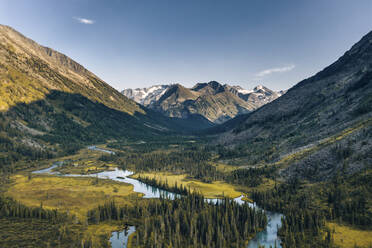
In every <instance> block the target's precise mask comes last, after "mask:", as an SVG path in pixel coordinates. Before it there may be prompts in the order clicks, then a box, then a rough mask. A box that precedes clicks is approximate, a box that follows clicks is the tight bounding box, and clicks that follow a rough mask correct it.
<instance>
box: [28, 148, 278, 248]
mask: <svg viewBox="0 0 372 248" xmlns="http://www.w3.org/2000/svg"><path fill="white" fill-rule="evenodd" d="M88 149H91V150H98V149H99V151H102V152H107V153H112V151H108V150H104V149H101V148H97V147H95V146H90V147H88ZM62 165H63V161H59V162H55V163H53V165H52V166H51V167H49V168H46V169H42V170H37V171H33V172H32V173H38V174H40V173H43V174H52V175H58V176H69V177H98V178H101V179H110V180H114V181H118V182H124V183H129V184H132V185H133V186H134V189H133V190H134V191H135V192H138V193H142V194H143V198H159V197H160V196H164V197H168V198H169V199H174V198H175V197H176V196H177V194H175V193H172V192H169V191H166V190H162V189H159V188H157V187H154V186H150V185H147V184H145V183H143V182H140V181H138V180H136V179H133V178H129V177H128V176H130V175H132V174H133V172H131V171H128V170H121V169H118V168H115V170H112V171H103V172H99V173H95V174H89V175H79V174H60V173H59V172H55V171H53V169H55V168H57V167H59V166H62ZM242 198H243V196H240V197H237V198H234V201H235V202H237V203H239V204H243V203H244V202H245V201H243V200H242ZM206 200H207V201H208V202H210V203H215V202H217V201H219V199H206ZM248 205H249V206H250V207H252V208H256V209H260V208H259V207H258V206H257V205H256V204H255V203H248ZM265 212H266V215H267V218H268V224H267V226H266V228H265V229H264V230H263V231H261V232H258V233H257V234H256V236H255V237H254V238H253V239H252V240H250V241H249V242H248V246H247V248H257V247H258V246H259V245H261V246H264V247H265V248H269V247H270V246H271V247H273V248H274V247H277V248H281V247H282V246H281V245H280V238H279V237H278V235H277V232H278V229H279V228H280V226H281V218H282V217H283V215H282V214H280V213H276V212H271V211H265ZM135 230H136V228H135V227H134V226H129V227H128V228H127V229H125V230H122V231H119V232H113V233H112V235H111V238H110V243H111V247H112V248H125V247H127V242H128V237H129V235H130V234H132V233H133V232H135Z"/></svg>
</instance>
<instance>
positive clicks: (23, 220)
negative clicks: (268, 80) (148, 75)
mask: <svg viewBox="0 0 372 248" xmlns="http://www.w3.org/2000/svg"><path fill="white" fill-rule="evenodd" d="M75 19H76V20H78V21H79V20H80V19H79V18H74V20H75ZM80 22H81V23H82V24H85V25H88V24H89V20H88V19H82V20H80ZM93 24H94V21H91V22H90V24H89V25H93ZM294 68H295V66H294V65H293V66H286V67H282V68H273V69H267V70H263V71H261V72H259V73H256V77H257V78H261V77H263V76H269V75H271V74H273V73H284V72H287V71H290V70H292V69H294ZM0 247H4V248H7V247H61V248H64V247H66V248H67V247H80V248H101V247H107V248H110V247H111V248H125V247H130V248H134V247H140V248H157V247H175V248H178V247H182V248H184V247H185V248H194V247H195V248H207V247H208V248H209V247H216V248H225V247H234V248H235V247H248V248H269V247H278V248H279V247H280V248H293V247H294V248H297V247H298V248H312V247H319V248H349V247H355V248H370V247H372V31H370V32H369V33H367V34H366V35H365V36H363V37H362V38H361V39H360V40H359V41H358V42H357V43H355V44H354V45H353V46H352V47H351V48H350V49H349V50H348V51H346V52H345V53H344V54H343V55H341V57H340V58H339V59H337V60H336V61H335V62H334V63H332V64H331V65H329V66H328V67H326V68H324V69H323V70H321V71H320V72H318V73H316V74H315V75H313V76H311V77H309V78H307V79H304V80H302V81H300V82H299V83H297V84H295V85H294V86H293V87H291V88H290V89H288V90H285V91H273V90H270V89H269V88H266V87H264V86H262V85H258V86H256V87H255V88H253V89H252V90H246V89H244V88H242V87H241V86H236V85H233V86H232V85H229V84H221V83H219V82H217V81H209V82H208V83H197V84H195V85H194V86H193V87H190V88H188V87H185V86H183V85H181V84H170V85H168V84H163V85H155V86H151V87H149V88H136V89H129V88H128V89H126V90H124V91H123V92H122V93H121V92H119V91H118V90H116V89H114V88H113V87H112V86H110V85H109V84H108V83H106V82H105V81H103V80H102V79H100V78H99V77H98V76H96V75H95V74H93V73H92V72H90V71H89V70H88V69H86V68H84V67H83V66H82V65H80V64H79V63H77V62H76V61H74V60H72V59H71V58H69V57H67V56H66V55H64V54H62V53H60V52H57V51H55V50H53V49H51V48H48V47H44V46H41V45H39V44H37V43H36V42H34V41H33V40H31V39H29V38H27V37H25V36H24V35H22V34H21V33H19V32H18V31H16V30H14V29H13V28H11V27H9V26H5V25H0Z"/></svg>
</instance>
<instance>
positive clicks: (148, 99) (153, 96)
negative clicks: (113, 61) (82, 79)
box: [122, 81, 285, 124]
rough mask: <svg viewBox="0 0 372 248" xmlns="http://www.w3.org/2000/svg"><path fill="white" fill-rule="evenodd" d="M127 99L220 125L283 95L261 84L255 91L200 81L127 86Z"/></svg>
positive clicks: (282, 92) (177, 116)
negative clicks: (192, 85) (187, 83)
mask: <svg viewBox="0 0 372 248" xmlns="http://www.w3.org/2000/svg"><path fill="white" fill-rule="evenodd" d="M122 93H123V94H124V95H125V96H127V97H128V98H130V99H132V100H134V101H136V102H137V103H140V104H142V105H144V106H146V107H148V108H151V109H153V110H156V111H158V112H161V113H163V114H165V115H166V116H168V117H176V118H181V119H189V118H192V117H195V116H199V117H201V118H205V119H206V120H208V121H209V122H211V123H213V124H221V123H223V122H225V121H227V120H229V119H231V118H234V117H235V116H237V115H240V114H244V113H249V112H251V111H253V110H255V109H257V108H259V107H261V106H263V105H264V104H266V103H269V102H271V101H273V100H275V99H276V98H278V97H280V96H281V95H283V94H284V93H285V92H284V91H279V92H276V91H273V90H270V89H268V88H266V87H264V86H262V85H258V86H256V87H255V88H254V89H253V90H245V89H243V88H242V87H240V86H230V85H227V84H224V85H222V84H220V83H218V82H216V81H211V82H209V83H198V84H196V85H195V86H194V87H192V88H186V87H184V86H182V85H181V84H172V85H154V86H151V87H148V88H137V89H125V90H123V91H122Z"/></svg>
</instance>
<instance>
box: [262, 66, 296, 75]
mask: <svg viewBox="0 0 372 248" xmlns="http://www.w3.org/2000/svg"><path fill="white" fill-rule="evenodd" d="M294 68H295V65H288V66H284V67H276V68H270V69H266V70H263V71H260V72H259V73H257V74H256V76H257V77H264V76H267V75H270V74H272V73H275V72H286V71H292V70H293V69H294Z"/></svg>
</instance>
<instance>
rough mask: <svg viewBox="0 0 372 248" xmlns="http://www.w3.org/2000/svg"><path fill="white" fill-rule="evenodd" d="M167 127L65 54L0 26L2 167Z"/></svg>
mask: <svg viewBox="0 0 372 248" xmlns="http://www.w3.org/2000/svg"><path fill="white" fill-rule="evenodd" d="M171 125H172V123H171V121H169V119H167V118H165V117H162V116H159V115H158V114H155V113H154V112H153V111H151V110H147V109H145V108H144V107H143V106H141V105H139V104H137V103H136V102H134V101H132V100H130V99H128V98H127V97H125V96H123V95H122V94H121V93H120V92H118V91H116V90H115V89H113V88H112V87H110V86H109V85H108V84H107V83H105V82H104V81H102V80H101V79H99V78H98V77H97V76H95V75H94V74H93V73H91V72H90V71H88V70H87V69H85V68H84V67H83V66H81V65H80V64H78V63H77V62H75V61H73V60H72V59H70V58H68V57H67V56H65V55H63V54H61V53H59V52H57V51H54V50H53V49H50V48H47V47H43V46H40V45H38V44H37V43H36V42H34V41H32V40H30V39H28V38H26V37H25V36H23V35H22V34H20V33H18V32H17V31H15V30H14V29H12V28H10V27H8V26H3V25H0V166H1V164H10V163H12V162H14V161H16V160H18V159H20V158H21V157H23V156H26V157H32V158H35V159H37V158H39V157H49V156H54V155H55V154H57V153H59V152H62V153H63V152H67V151H72V150H74V149H77V148H78V147H80V146H81V145H83V144H87V143H92V142H103V141H104V140H106V139H110V138H121V139H142V138H143V137H144V136H146V137H151V136H156V135H159V134H160V133H164V131H165V130H168V131H169V130H170V128H172V127H171Z"/></svg>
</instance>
